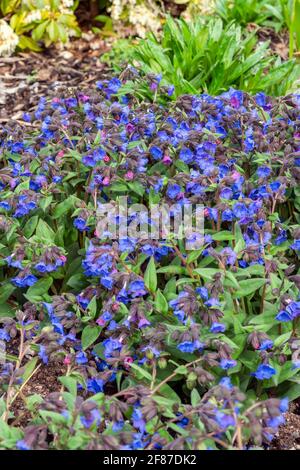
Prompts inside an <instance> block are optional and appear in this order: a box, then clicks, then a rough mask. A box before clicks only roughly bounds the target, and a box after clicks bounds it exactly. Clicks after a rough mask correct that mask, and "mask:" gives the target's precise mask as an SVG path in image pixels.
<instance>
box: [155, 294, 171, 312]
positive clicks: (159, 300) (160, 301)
mask: <svg viewBox="0 0 300 470" xmlns="http://www.w3.org/2000/svg"><path fill="white" fill-rule="evenodd" d="M154 305H155V308H156V309H157V310H158V311H159V312H161V313H168V310H169V305H168V302H167V300H166V298H165V296H164V295H163V293H162V292H161V290H160V289H158V290H157V292H156V295H155V302H154Z"/></svg>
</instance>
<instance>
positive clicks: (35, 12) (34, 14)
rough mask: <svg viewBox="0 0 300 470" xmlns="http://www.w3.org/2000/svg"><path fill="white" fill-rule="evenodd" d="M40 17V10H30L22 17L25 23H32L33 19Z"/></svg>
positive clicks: (36, 19)
mask: <svg viewBox="0 0 300 470" xmlns="http://www.w3.org/2000/svg"><path fill="white" fill-rule="evenodd" d="M41 19H42V13H41V10H32V11H31V12H30V13H28V15H27V16H26V17H25V19H24V23H25V24H29V23H33V22H34V21H40V20H41Z"/></svg>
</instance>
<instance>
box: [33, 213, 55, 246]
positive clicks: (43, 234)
mask: <svg viewBox="0 0 300 470" xmlns="http://www.w3.org/2000/svg"><path fill="white" fill-rule="evenodd" d="M35 233H36V236H37V237H39V238H41V239H42V240H43V239H46V240H48V241H51V242H52V243H53V242H54V239H55V232H54V230H53V229H52V228H51V227H50V226H49V225H48V224H47V222H45V221H44V220H42V219H40V220H39V222H38V225H37V228H36V232H35Z"/></svg>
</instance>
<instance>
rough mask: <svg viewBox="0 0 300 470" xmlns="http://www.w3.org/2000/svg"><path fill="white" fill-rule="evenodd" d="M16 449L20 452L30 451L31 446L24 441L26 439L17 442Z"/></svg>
mask: <svg viewBox="0 0 300 470" xmlns="http://www.w3.org/2000/svg"><path fill="white" fill-rule="evenodd" d="M16 448H17V449H18V450H30V447H29V445H28V444H27V442H25V441H24V439H21V440H19V441H17V443H16Z"/></svg>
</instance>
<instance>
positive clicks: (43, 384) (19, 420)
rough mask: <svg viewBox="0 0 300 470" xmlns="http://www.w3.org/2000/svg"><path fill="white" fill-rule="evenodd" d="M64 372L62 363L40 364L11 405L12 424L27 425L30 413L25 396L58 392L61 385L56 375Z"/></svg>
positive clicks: (43, 395)
mask: <svg viewBox="0 0 300 470" xmlns="http://www.w3.org/2000/svg"><path fill="white" fill-rule="evenodd" d="M65 373H66V367H65V366H63V365H62V364H56V363H51V364H49V365H47V366H41V368H40V369H39V370H38V371H37V372H36V374H34V375H33V376H32V378H31V379H30V380H29V382H28V383H27V384H26V385H25V387H24V388H23V390H22V395H21V396H19V397H18V398H17V399H16V401H15V402H14V403H13V405H12V412H13V413H14V416H15V420H16V421H15V422H14V425H16V424H17V425H18V426H24V427H25V426H27V425H28V420H29V419H30V413H29V412H28V411H27V410H26V404H25V401H26V398H28V397H30V396H31V395H34V394H38V395H40V396H41V397H43V398H45V397H46V396H47V395H49V393H52V392H58V391H59V390H60V389H61V387H62V384H61V383H60V382H59V381H58V377H61V376H62V375H64V374H65Z"/></svg>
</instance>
